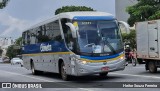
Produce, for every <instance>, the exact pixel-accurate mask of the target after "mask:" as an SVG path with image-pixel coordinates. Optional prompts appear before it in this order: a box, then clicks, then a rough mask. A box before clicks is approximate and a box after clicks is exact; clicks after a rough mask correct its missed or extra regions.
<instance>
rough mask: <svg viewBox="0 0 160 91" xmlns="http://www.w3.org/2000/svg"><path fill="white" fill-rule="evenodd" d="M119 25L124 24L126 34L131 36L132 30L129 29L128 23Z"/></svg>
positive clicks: (122, 22) (120, 22)
mask: <svg viewBox="0 0 160 91" xmlns="http://www.w3.org/2000/svg"><path fill="white" fill-rule="evenodd" d="M118 23H119V24H122V25H123V26H124V27H125V30H126V31H125V32H126V33H127V34H129V33H130V28H129V25H128V24H127V23H126V22H124V21H119V22H118Z"/></svg>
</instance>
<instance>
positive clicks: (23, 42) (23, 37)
mask: <svg viewBox="0 0 160 91" xmlns="http://www.w3.org/2000/svg"><path fill="white" fill-rule="evenodd" d="M25 34H26V33H25V32H23V34H22V45H25V44H26V43H25V41H26V40H25Z"/></svg>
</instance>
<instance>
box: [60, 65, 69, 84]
mask: <svg viewBox="0 0 160 91" xmlns="http://www.w3.org/2000/svg"><path fill="white" fill-rule="evenodd" d="M60 74H61V77H62V79H63V80H65V81H67V80H69V76H68V75H67V74H66V67H65V64H64V62H62V63H61V72H60Z"/></svg>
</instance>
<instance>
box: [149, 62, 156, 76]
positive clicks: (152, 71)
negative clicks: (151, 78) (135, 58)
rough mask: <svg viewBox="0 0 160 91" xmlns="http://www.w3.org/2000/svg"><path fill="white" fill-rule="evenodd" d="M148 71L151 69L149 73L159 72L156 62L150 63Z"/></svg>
mask: <svg viewBox="0 0 160 91" xmlns="http://www.w3.org/2000/svg"><path fill="white" fill-rule="evenodd" d="M148 69H149V72H151V73H156V72H157V67H156V64H155V62H154V61H150V62H149V63H148Z"/></svg>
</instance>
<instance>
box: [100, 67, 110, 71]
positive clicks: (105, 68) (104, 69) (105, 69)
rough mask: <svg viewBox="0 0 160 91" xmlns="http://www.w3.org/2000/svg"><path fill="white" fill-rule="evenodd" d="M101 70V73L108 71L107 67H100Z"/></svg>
mask: <svg viewBox="0 0 160 91" xmlns="http://www.w3.org/2000/svg"><path fill="white" fill-rule="evenodd" d="M101 70H102V71H108V70H109V67H102V68H101Z"/></svg>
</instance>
